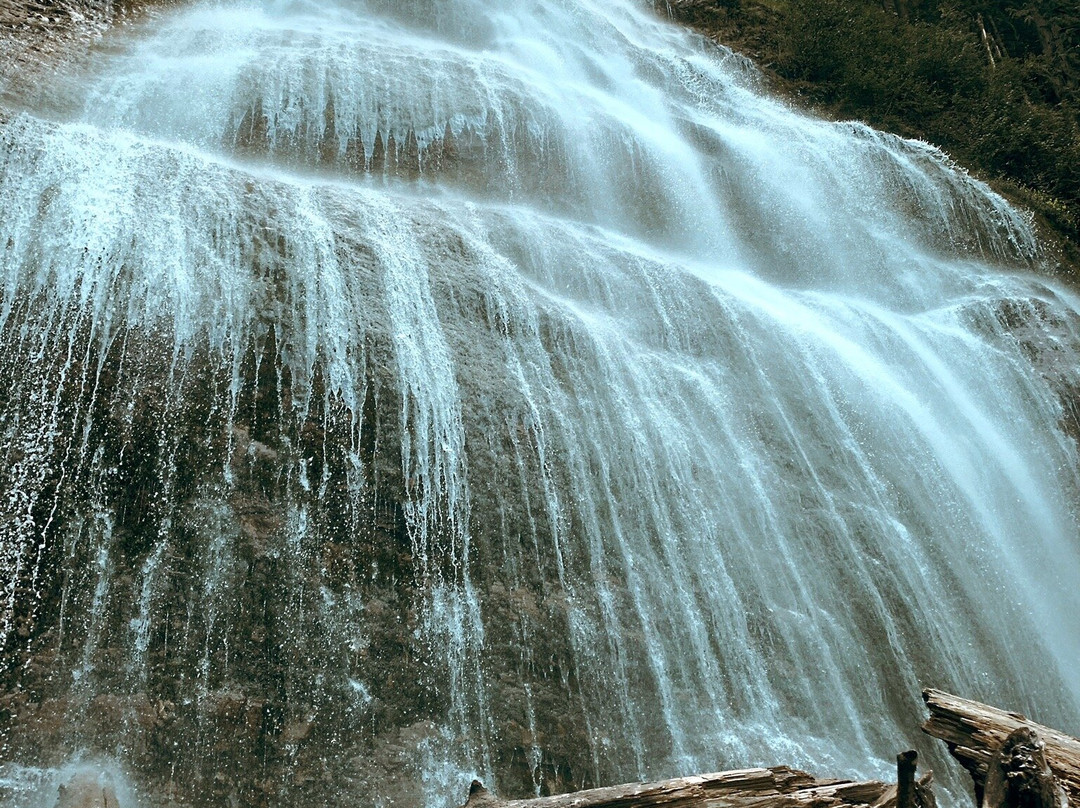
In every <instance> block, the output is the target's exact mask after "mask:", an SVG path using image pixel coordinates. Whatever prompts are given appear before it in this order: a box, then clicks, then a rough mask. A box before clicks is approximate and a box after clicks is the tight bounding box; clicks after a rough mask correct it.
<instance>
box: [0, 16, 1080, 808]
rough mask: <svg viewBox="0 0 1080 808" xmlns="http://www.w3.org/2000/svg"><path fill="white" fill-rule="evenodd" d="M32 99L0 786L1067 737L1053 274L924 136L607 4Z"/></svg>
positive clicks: (561, 767)
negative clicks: (839, 105)
mask: <svg viewBox="0 0 1080 808" xmlns="http://www.w3.org/2000/svg"><path fill="white" fill-rule="evenodd" d="M25 84H27V85H29V84H31V82H25ZM33 84H34V86H20V87H19V88H18V91H17V92H16V91H15V90H13V89H11V88H7V89H5V88H0V90H4V93H3V95H2V97H3V98H4V99H5V100H4V101H3V104H4V105H3V106H2V107H0V289H2V291H0V501H2V502H3V505H2V506H0V647H2V649H3V652H2V657H0V799H2V800H6V801H7V802H8V804H11V805H13V806H26V805H30V806H33V808H38V806H41V807H42V808H52V807H53V805H54V804H55V800H56V795H57V793H58V791H57V789H58V787H59V786H60V785H64V784H65V783H69V784H70V783H71V782H75V781H78V782H83V781H85V782H91V783H94V784H97V785H95V786H94V787H99V786H100V787H105V786H107V787H108V788H110V789H112V791H113V793H114V794H115V799H116V800H118V801H119V802H120V806H121V808H132V807H133V806H143V807H144V808H150V807H151V806H165V805H168V806H181V807H182V808H204V807H205V808H209V806H219V805H232V806H290V807H292V806H296V807H297V808H304V806H309V805H310V806H316V805H327V804H356V805H361V806H379V807H380V808H390V807H391V806H410V808H415V807H416V806H425V807H426V808H443V807H444V806H446V807H449V806H455V805H459V804H460V803H461V802H463V801H464V797H465V795H466V794H467V792H468V784H469V782H470V780H471V779H473V778H474V777H477V778H480V779H482V780H483V781H484V782H485V784H487V785H488V786H489V787H490V788H493V789H494V790H496V791H497V792H498V793H500V794H503V795H506V796H511V797H522V796H529V795H531V794H546V793H554V792H559V791H565V790H569V789H573V788H580V787H588V786H593V785H603V784H610V783H615V782H624V781H630V780H636V779H650V778H660V777H665V776H675V775H680V774H690V773H695V772H701V771H714V770H719V769H723V768H740V767H747V766H754V765H773V764H778V763H787V764H791V765H796V766H800V767H804V768H807V769H809V770H811V771H814V772H816V773H820V774H822V775H866V776H883V777H884V776H889V763H888V761H889V760H891V759H892V757H893V756H894V755H895V754H896V753H897V752H899V751H901V750H902V749H907V748H909V747H910V746H912V745H913V744H922V742H921V741H920V740H919V732H918V723H919V721H920V718H921V715H922V704H921V701H920V699H919V691H920V688H921V687H922V686H924V685H934V686H938V687H943V688H946V689H953V690H955V691H956V692H959V693H962V694H964V695H966V696H970V697H975V698H980V699H983V700H987V701H992V702H995V703H998V704H1001V705H1002V706H1006V707H1009V708H1011V709H1017V710H1024V711H1026V712H1028V713H1029V714H1030V715H1032V716H1033V717H1035V718H1037V719H1040V720H1042V721H1044V722H1046V723H1051V724H1055V725H1058V726H1060V727H1061V728H1062V729H1064V730H1066V731H1072V732H1073V733H1077V732H1078V731H1080V668H1078V667H1077V664H1076V662H1077V660H1078V659H1080V630H1078V629H1080V623H1078V621H1077V618H1076V615H1078V614H1080V587H1078V586H1077V584H1078V582H1080V539H1078V536H1080V531H1078V517H1077V512H1078V506H1080V460H1078V457H1077V440H1078V439H1080V420H1078V419H1077V414H1076V409H1075V407H1076V401H1077V400H1080V399H1078V395H1080V298H1078V297H1077V296H1076V295H1075V294H1074V293H1072V292H1071V291H1070V290H1068V289H1066V288H1064V287H1062V286H1060V285H1058V284H1056V283H1054V282H1053V281H1051V280H1049V279H1047V276H1046V273H1045V272H1043V273H1041V274H1040V272H1039V269H1040V267H1041V266H1042V264H1043V263H1044V257H1043V256H1042V254H1041V252H1040V247H1039V245H1038V243H1037V241H1036V239H1035V236H1034V234H1033V230H1032V225H1031V223H1030V221H1029V220H1028V218H1027V217H1026V216H1025V215H1023V214H1021V213H1019V212H1017V211H1016V210H1014V209H1013V208H1011V207H1010V206H1009V205H1008V204H1007V203H1006V202H1005V201H1004V200H1002V199H1001V198H1000V197H999V196H997V195H996V194H994V193H993V192H992V191H991V190H990V189H989V188H988V187H986V186H985V185H983V184H982V183H980V182H978V181H977V180H975V179H973V178H971V177H970V176H968V175H967V174H966V173H965V172H964V171H963V170H961V169H960V168H958V167H957V166H956V165H954V164H953V163H951V162H950V161H949V159H948V158H947V157H946V156H945V155H943V154H942V153H941V152H940V151H938V150H936V149H935V148H933V147H931V146H928V145H926V144H923V143H919V142H914V141H909V140H902V139H899V138H896V137H893V136H891V135H886V134H882V133H880V132H876V131H874V130H872V129H869V128H868V127H865V126H863V125H861V124H858V123H850V122H827V121H822V120H818V119H815V118H812V117H809V116H807V115H806V114H804V113H801V112H799V111H797V110H793V109H791V108H790V107H789V106H788V105H786V104H785V103H783V102H781V101H778V100H776V99H773V98H770V97H768V96H767V95H766V94H765V93H764V92H763V91H762V88H761V86H760V84H761V81H760V79H759V77H758V74H757V73H756V72H755V70H754V69H753V68H752V67H751V66H750V65H749V64H747V63H746V62H745V61H744V60H742V59H741V58H739V57H737V56H736V55H734V54H732V53H731V52H729V51H727V50H725V49H723V48H721V47H718V46H715V45H714V44H712V43H710V42H707V41H706V40H704V39H701V38H699V37H697V36H694V35H692V34H690V33H688V32H686V31H684V30H681V29H679V28H678V27H676V26H674V25H672V24H670V23H669V22H668V21H666V20H665V19H664V18H663V15H662V14H658V13H657V11H656V10H655V9H654V8H653V6H652V4H651V2H649V1H648V0H603V2H601V0H508V1H507V2H504V3H494V4H493V3H488V2H480V1H479V0H323V2H313V1H311V0H266V1H265V2H262V3H255V2H251V1H250V0H237V1H236V2H233V1H232V0H221V2H195V3H192V4H186V5H184V6H183V7H181V8H174V9H169V10H158V11H155V12H153V13H148V14H147V15H145V16H144V18H143V19H142V20H141V21H133V22H129V23H127V24H125V25H121V26H118V27H116V28H115V29H114V30H112V31H111V32H110V33H108V34H107V35H105V36H104V37H103V39H102V40H101V41H100V42H99V43H98V44H97V45H95V46H94V47H93V48H92V49H91V50H90V51H89V52H86V53H82V54H78V55H72V57H71V58H70V59H68V60H67V61H66V62H64V63H63V64H62V65H59V66H57V69H56V72H55V74H52V75H50V76H49V77H48V80H43V81H40V82H36V83H33ZM921 748H923V749H924V750H925V751H927V752H930V750H931V749H932V746H931V745H930V744H929V743H927V744H922V745H921ZM935 765H936V766H939V767H946V765H947V764H946V762H945V760H944V757H943V756H939V757H938V758H937V759H935ZM72 778H75V780H73V779H72ZM79 778H82V780H79ZM87 778H89V779H87ZM94 778H97V779H94ZM939 779H940V780H941V781H942V782H943V783H944V785H945V787H946V789H947V790H948V789H953V790H954V792H955V793H959V791H960V789H961V788H962V787H963V780H962V777H961V774H959V773H957V772H956V771H955V770H954V769H949V768H944V769H943V770H942V771H940V772H939ZM101 784H105V785H104V786H103V785H101Z"/></svg>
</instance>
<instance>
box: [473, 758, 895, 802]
mask: <svg viewBox="0 0 1080 808" xmlns="http://www.w3.org/2000/svg"><path fill="white" fill-rule="evenodd" d="M890 789H891V791H892V795H891V796H892V804H895V800H896V789H895V787H890V786H887V785H886V784H885V783H881V782H878V781H876V780H865V781H852V780H821V779H818V778H816V777H813V776H812V775H809V774H807V773H806V772H802V771H799V770H797V769H791V768H788V767H787V766H777V767H774V768H770V769H742V770H739V771H729V772H718V773H715V774H702V775H697V776H694V777H679V778H676V779H673V780H663V781H660V782H656V783H630V784H626V785H621V786H610V787H607V788H595V789H590V790H588V791H578V792H574V793H572V794H560V795H558V796H553V797H537V798H535V799H528V800H501V799H499V798H497V797H494V796H493V795H491V794H490V793H489V792H488V791H487V790H486V789H485V788H484V787H483V786H482V785H481V784H480V783H479V782H476V781H474V782H473V787H472V790H471V791H470V793H469V799H468V802H466V803H465V808H847V807H848V806H871V805H878V806H880V807H881V808H884V806H885V805H886V804H888V802H889V800H888V796H889V795H888V794H887V793H886V792H888V791H890ZM883 798H884V799H883Z"/></svg>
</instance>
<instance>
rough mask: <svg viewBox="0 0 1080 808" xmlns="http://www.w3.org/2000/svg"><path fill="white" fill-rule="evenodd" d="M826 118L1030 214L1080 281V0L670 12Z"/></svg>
mask: <svg viewBox="0 0 1080 808" xmlns="http://www.w3.org/2000/svg"><path fill="white" fill-rule="evenodd" d="M670 8H671V12H672V14H673V15H674V16H675V17H676V18H677V19H680V20H682V21H684V22H686V23H689V24H690V25H692V26H694V27H696V28H698V29H699V30H701V31H703V32H704V33H706V34H708V35H710V36H712V37H714V38H716V39H717V40H719V41H720V42H722V43H724V44H726V45H730V46H731V47H734V48H735V49H736V50H740V51H742V52H744V53H746V54H747V55H749V56H752V57H753V58H755V60H756V61H757V62H758V64H759V65H761V66H762V67H763V68H764V69H765V71H766V72H767V73H768V74H771V75H772V76H773V78H774V80H775V82H776V84H777V89H779V90H781V91H784V92H787V93H789V94H792V95H795V96H797V97H798V98H800V99H802V100H803V101H804V102H807V103H809V104H810V106H812V107H814V108H815V109H817V110H818V111H819V112H822V113H824V114H826V115H830V116H833V117H838V118H859V119H861V120H864V121H866V122H867V123H869V124H871V125H873V126H875V127H878V128H880V129H886V130H889V131H892V132H896V133H898V134H900V135H903V136H905V137H917V138H922V139H924V140H927V141H929V142H931V143H934V144H936V145H938V146H941V147H942V148H943V149H945V151H947V152H948V153H949V154H950V155H951V156H952V157H953V158H954V159H956V160H957V161H958V162H959V163H961V164H962V165H964V166H966V167H968V168H969V169H970V170H971V171H972V173H974V174H976V175H978V176H980V177H982V178H983V179H986V180H988V181H990V182H991V184H992V185H994V187H995V188H997V189H998V190H999V191H1001V192H1003V193H1005V194H1007V195H1008V196H1010V197H1011V198H1013V199H1014V200H1015V201H1017V202H1019V203H1020V204H1022V205H1024V206H1026V207H1028V208H1030V209H1031V210H1033V211H1034V212H1035V213H1036V216H1037V218H1038V220H1039V221H1040V223H1041V224H1042V226H1043V229H1044V232H1045V233H1047V234H1048V235H1050V236H1051V238H1052V239H1053V237H1055V236H1056V237H1057V238H1056V239H1055V240H1056V241H1057V242H1059V244H1060V247H1061V257H1062V259H1063V262H1064V263H1065V264H1066V271H1068V272H1069V274H1070V275H1071V277H1072V278H1073V280H1074V281H1076V280H1077V279H1080V102H1078V98H1077V90H1078V88H1080V5H1078V4H1077V3H1076V2H1075V0H1004V1H1002V0H682V1H681V2H679V0H672V2H671V3H670Z"/></svg>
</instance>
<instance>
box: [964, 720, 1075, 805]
mask: <svg viewBox="0 0 1080 808" xmlns="http://www.w3.org/2000/svg"><path fill="white" fill-rule="evenodd" d="M982 806H983V808H1067V803H1066V800H1065V792H1064V790H1063V789H1062V788H1061V785H1060V784H1059V783H1058V781H1057V778H1055V777H1054V773H1053V772H1052V771H1051V770H1050V764H1048V763H1047V762H1046V744H1045V743H1043V740H1042V738H1040V737H1039V734H1038V733H1037V732H1036V731H1035V730H1033V729H1032V728H1031V727H1020V729H1014V730H1013V731H1012V732H1010V733H1009V737H1007V738H1006V739H1005V743H1003V744H1002V745H1001V749H999V750H998V751H997V753H996V754H995V755H994V757H993V758H991V759H990V768H989V769H988V770H987V772H986V788H985V790H984V791H983V799H982Z"/></svg>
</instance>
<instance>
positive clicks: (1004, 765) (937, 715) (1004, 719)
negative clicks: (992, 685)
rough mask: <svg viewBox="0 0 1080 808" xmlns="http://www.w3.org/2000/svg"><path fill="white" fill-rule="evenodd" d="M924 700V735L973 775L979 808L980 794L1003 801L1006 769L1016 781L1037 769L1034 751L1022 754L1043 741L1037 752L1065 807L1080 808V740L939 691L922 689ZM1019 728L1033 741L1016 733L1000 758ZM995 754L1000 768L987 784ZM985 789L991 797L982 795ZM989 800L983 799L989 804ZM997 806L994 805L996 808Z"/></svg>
mask: <svg viewBox="0 0 1080 808" xmlns="http://www.w3.org/2000/svg"><path fill="white" fill-rule="evenodd" d="M923 700H924V701H926V705H927V707H929V708H930V718H929V719H928V720H927V722H926V723H925V724H923V731H924V732H926V733H928V734H929V735H933V736H934V737H935V738H940V739H941V740H943V741H945V743H946V744H947V745H948V747H949V751H950V752H952V755H953V757H955V758H956V759H957V760H959V761H960V763H961V764H962V765H963V766H964V768H966V769H967V770H968V771H969V772H970V773H971V778H972V779H973V780H974V781H975V799H976V801H977V802H978V803H979V804H980V805H983V804H984V796H987V797H990V798H992V800H999V799H1001V798H1002V796H1001V795H1002V791H1003V790H1005V788H1006V786H1005V784H1003V783H1001V782H1000V779H1001V778H1004V779H1006V780H1008V779H1010V778H1009V776H1008V771H1013V772H1014V776H1013V778H1012V779H1014V780H1015V779H1017V774H1016V773H1020V772H1021V770H1022V769H1031V768H1032V767H1035V768H1037V767H1038V763H1039V762H1038V760H1037V759H1036V758H1037V755H1036V754H1035V752H1032V751H1026V750H1027V749H1028V748H1029V747H1031V746H1032V745H1036V746H1037V744H1038V742H1040V741H1041V743H1042V744H1043V745H1044V746H1043V748H1042V749H1041V750H1039V751H1040V752H1041V754H1043V755H1044V756H1045V762H1046V764H1047V765H1048V766H1049V768H1050V771H1051V772H1053V774H1054V777H1055V778H1056V779H1057V782H1058V784H1060V786H1061V788H1062V789H1063V790H1064V792H1065V795H1066V796H1067V797H1068V801H1069V804H1071V805H1072V806H1074V808H1080V740H1078V739H1076V738H1073V737H1070V736H1068V735H1065V734H1064V733H1062V732H1059V731H1058V730H1055V729H1051V728H1050V727H1044V726H1042V725H1041V724H1036V723H1035V722H1034V721H1029V720H1028V719H1027V718H1025V717H1024V716H1022V715H1020V714H1019V713H1010V712H1006V711H1005V710H999V709H997V708H995V707H990V706H988V705H986V704H981V703H979V702H977V701H970V700H969V699H962V698H960V697H959V696H953V695H950V694H949V693H944V692H942V691H940V690H924V691H923ZM1021 728H1027V729H1028V730H1031V731H1033V732H1034V734H1035V736H1036V737H1035V740H1032V739H1031V738H1030V737H1028V736H1027V735H1026V734H1024V733H1018V734H1017V735H1016V736H1014V737H1013V741H1012V742H1011V743H1012V746H1011V747H1010V749H1008V750H1005V754H1004V755H1001V754H999V753H1000V752H1001V751H1002V747H1003V746H1004V745H1005V741H1006V739H1007V738H1009V737H1010V736H1012V735H1013V733H1014V732H1016V730H1018V729H1021ZM1024 744H1026V745H1027V746H1026V747H1025V746H1024ZM995 756H997V758H998V762H997V763H996V764H995V766H997V767H1001V768H999V770H998V771H997V773H996V774H995V776H994V779H995V780H997V782H996V783H995V782H991V783H989V784H988V783H987V774H988V772H990V770H991V764H992V763H994V761H995ZM1003 758H1004V759H1003ZM1029 760H1030V762H1028V761H1029ZM1006 770H1008V771H1006ZM988 785H990V787H991V788H990V790H991V791H992V792H994V793H991V794H987V793H986V792H987V790H988V789H987V786H988ZM1040 787H1041V786H1040ZM995 789H997V790H996V791H995ZM992 800H991V799H988V800H986V801H985V802H986V804H987V806H989V805H990V804H991V801H992ZM999 804H1000V803H996V802H995V803H994V805H995V806H996V805H999Z"/></svg>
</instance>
